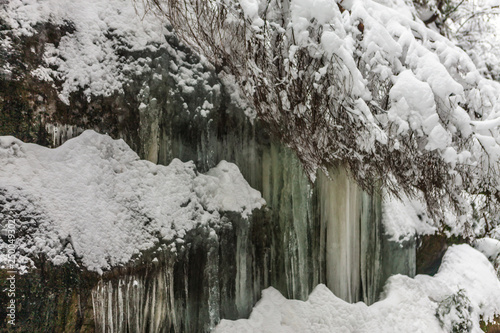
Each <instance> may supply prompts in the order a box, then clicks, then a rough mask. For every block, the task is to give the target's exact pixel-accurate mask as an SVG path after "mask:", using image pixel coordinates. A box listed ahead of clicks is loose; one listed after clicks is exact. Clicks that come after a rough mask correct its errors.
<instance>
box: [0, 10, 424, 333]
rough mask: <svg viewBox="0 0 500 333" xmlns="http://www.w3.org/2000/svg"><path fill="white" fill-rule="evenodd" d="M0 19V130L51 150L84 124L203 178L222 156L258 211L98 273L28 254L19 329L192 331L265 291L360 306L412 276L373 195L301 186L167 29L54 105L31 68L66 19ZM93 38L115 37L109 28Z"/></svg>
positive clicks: (347, 185) (61, 34) (68, 28)
mask: <svg viewBox="0 0 500 333" xmlns="http://www.w3.org/2000/svg"><path fill="white" fill-rule="evenodd" d="M0 20H2V21H1V24H2V35H1V36H2V38H3V43H2V44H1V46H0V52H3V53H4V54H7V55H8V56H7V57H5V58H4V57H2V58H1V59H2V60H0V61H4V62H8V63H9V65H8V66H7V65H5V63H4V64H2V66H3V68H7V67H8V68H10V69H9V71H7V70H4V71H3V72H2V76H1V77H0V85H1V88H4V87H5V89H0V107H1V109H2V110H1V113H0V117H4V119H2V121H0V135H15V136H17V137H19V138H20V139H23V140H24V141H32V142H38V143H41V144H44V145H50V146H57V145H59V144H61V143H62V142H64V141H66V140H67V139H68V138H70V137H73V136H76V135H77V134H79V133H81V132H82V131H83V130H84V129H89V128H90V129H94V130H96V131H98V132H101V133H108V134H110V135H111V136H112V137H114V138H122V139H124V140H125V141H126V142H127V144H128V145H129V146H130V147H131V148H132V149H133V150H134V151H135V152H137V154H138V155H139V156H140V157H141V158H143V159H148V160H150V161H152V162H154V163H159V164H163V165H168V164H169V163H170V162H171V161H172V159H174V158H178V159H180V160H181V161H189V160H192V161H193V162H194V164H195V165H196V168H197V170H198V171H199V172H207V171H208V170H209V169H210V168H213V167H215V166H216V165H217V164H218V163H219V161H221V160H226V161H229V162H232V163H235V164H236V165H237V166H238V168H239V169H240V171H241V174H242V175H243V176H244V178H245V179H246V180H247V181H248V183H249V184H250V186H251V187H253V188H254V189H257V190H259V191H260V192H261V193H262V196H263V198H264V199H265V200H266V203H267V205H266V207H265V208H264V209H262V210H258V211H254V213H253V214H252V216H251V217H250V218H248V219H245V218H244V217H242V216H241V214H237V213H231V212H221V218H220V221H221V223H217V225H210V226H200V227H198V228H194V229H192V230H190V231H188V232H187V233H186V235H185V237H184V238H183V243H175V248H176V252H175V253H170V252H168V253H167V252H165V253H163V254H161V255H156V254H152V253H149V252H148V251H143V252H141V253H143V254H142V260H140V261H138V262H134V263H132V262H131V263H130V264H128V265H124V266H121V267H118V266H117V267H111V268H110V269H108V270H105V271H104V273H103V274H102V275H98V274H97V273H94V272H90V271H87V270H85V269H83V270H82V268H81V267H79V266H76V265H74V264H72V263H67V264H64V265H63V266H54V265H52V264H51V263H49V262H47V261H46V258H45V257H44V256H40V257H38V258H33V260H34V263H35V266H36V267H37V268H36V269H32V270H31V271H30V272H29V273H27V274H26V275H22V276H19V281H20V283H19V285H18V291H19V294H18V300H19V304H20V308H19V309H20V310H19V312H18V314H19V316H18V318H19V321H18V324H19V326H18V327H22V330H26V331H29V330H32V328H33V327H38V326H36V325H37V324H36V323H37V320H39V318H44V319H43V320H44V322H45V324H44V325H46V326H44V327H46V328H47V330H48V331H56V332H68V331H80V332H86V331H97V332H171V331H173V332H204V331H209V330H210V329H211V328H213V327H214V325H216V324H217V323H218V321H219V320H220V319H221V318H226V319H236V318H242V317H247V316H248V315H249V313H250V311H251V309H252V307H253V305H254V304H255V302H256V301H257V300H258V299H259V298H260V294H261V291H262V290H263V289H264V288H267V287H269V286H273V287H274V288H276V289H277V290H279V291H280V292H281V293H282V294H283V295H284V296H285V297H287V298H296V299H302V300H304V299H306V297H307V296H308V295H309V294H310V293H311V291H312V290H313V289H314V287H316V286H317V285H318V284H319V283H325V284H326V285H327V286H328V288H330V289H331V290H332V291H333V292H334V293H335V295H337V296H339V297H341V298H343V299H344V300H347V301H349V302H356V301H360V300H361V301H365V302H367V303H373V302H374V301H376V300H377V298H378V296H379V293H380V291H381V288H382V286H383V284H384V282H385V280H386V279H387V277H388V276H390V275H391V274H395V273H402V274H407V275H410V276H413V275H414V274H415V243H414V241H412V240H410V241H407V242H406V243H403V246H400V244H398V243H394V242H391V241H389V239H388V237H387V236H385V231H384V225H383V221H382V205H381V198H380V197H378V196H370V195H368V194H366V193H363V192H362V191H361V190H360V189H359V188H358V187H357V186H356V184H354V183H353V182H352V181H351V180H350V178H349V175H348V174H347V173H346V172H345V171H344V170H343V169H342V167H341V166H340V167H339V169H338V170H331V172H330V176H329V177H327V176H325V175H322V174H320V175H318V179H317V181H316V183H315V184H311V183H310V182H309V181H308V180H307V177H306V175H305V174H304V172H303V170H302V168H301V165H300V163H299V161H298V159H297V158H296V157H295V155H294V153H293V152H292V151H290V150H289V149H288V148H286V147H283V146H282V145H281V144H280V143H279V140H277V139H275V138H271V137H269V135H268V134H267V131H266V127H265V125H264V124H261V123H260V122H259V121H258V120H255V119H252V117H251V116H249V112H248V110H245V109H246V107H245V106H244V104H242V103H240V101H239V99H238V98H237V97H236V95H237V93H235V91H234V88H233V86H232V85H231V84H230V83H227V82H228V80H227V79H226V80H225V81H224V82H226V83H223V81H221V79H219V78H218V77H217V75H216V74H215V73H214V72H213V69H211V68H210V66H209V65H207V64H205V63H204V62H203V61H200V59H199V57H197V56H196V55H194V54H193V53H191V52H190V51H189V50H186V49H185V48H184V47H183V46H182V45H180V43H179V42H178V41H177V40H176V39H175V36H174V35H173V34H171V33H170V32H168V31H166V30H165V35H164V36H165V42H163V43H162V42H155V43H156V44H155V43H152V44H151V45H154V46H155V47H153V48H148V47H144V48H142V49H140V50H139V49H137V48H133V47H128V46H127V45H126V43H121V44H120V43H118V44H117V45H118V46H117V47H116V50H117V51H116V54H117V55H118V56H117V63H118V64H120V66H122V67H120V70H123V72H122V74H123V77H124V80H123V81H122V85H121V87H120V89H117V90H112V91H110V92H109V94H107V95H94V94H93V93H88V91H87V90H86V89H87V88H88V87H85V86H77V88H75V89H74V90H71V89H69V88H68V89H69V90H68V89H66V92H67V94H66V96H65V98H62V100H61V98H60V97H61V94H62V92H64V89H65V88H64V87H66V85H65V84H66V83H67V80H68V77H69V76H68V75H67V76H66V77H64V76H61V77H59V78H58V77H54V78H53V79H52V80H42V79H40V76H36V75H34V74H33V73H32V71H34V70H36V69H37V68H40V66H42V67H43V68H51V67H50V66H49V65H47V58H46V54H47V53H46V52H47V50H50V49H51V48H53V47H56V48H57V45H61V43H62V42H61V40H62V39H63V38H66V39H63V42H65V43H66V42H67V39H68V38H73V37H74V36H75V35H76V34H77V32H78V29H81V28H79V25H78V24H77V23H75V22H70V21H64V22H58V21H57V20H56V22H55V23H54V22H52V23H51V22H45V23H43V22H42V23H40V22H38V23H37V24H35V25H32V26H31V28H32V31H31V35H30V36H26V35H22V34H21V35H20V34H18V33H16V30H15V29H13V28H12V24H11V23H9V24H8V22H6V20H3V19H2V18H1V16H0ZM105 36H106V38H108V39H110V40H119V41H120V40H123V39H122V37H121V36H120V35H119V34H118V32H116V33H114V34H113V33H110V34H106V35H105ZM104 44H105V43H104ZM104 44H103V45H104ZM106 45H107V44H106ZM113 45H114V44H113ZM33 50H34V51H33ZM44 55H45V56H44ZM57 64H59V67H60V66H62V65H61V62H56V63H55V64H53V65H52V66H53V67H54V68H56V69H57ZM126 64H134V66H135V65H136V64H140V66H139V67H140V68H141V70H137V71H135V70H131V69H130V68H129V67H127V66H125V65H126ZM4 65H5V66H4ZM9 66H10V67H9ZM44 66H45V67H44ZM127 68H128V69H127ZM134 68H135V67H134ZM0 185H1V184H0ZM2 204H4V205H5V203H2ZM2 227H3V226H2ZM212 231H213V232H212ZM4 241H5V239H4ZM155 258H156V259H155ZM4 280H5V279H2V281H4ZM2 297H5V295H4V294H2ZM47 299H51V300H55V301H56V302H57V304H58V305H57V306H55V305H54V302H46V301H45V300H47ZM2 302H3V300H2ZM2 311H4V309H0V316H1V317H2V318H5V313H3V312H2Z"/></svg>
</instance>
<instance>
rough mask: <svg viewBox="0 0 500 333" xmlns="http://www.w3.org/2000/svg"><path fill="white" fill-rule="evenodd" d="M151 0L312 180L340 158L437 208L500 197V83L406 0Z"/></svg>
mask: <svg viewBox="0 0 500 333" xmlns="http://www.w3.org/2000/svg"><path fill="white" fill-rule="evenodd" d="M150 2H151V5H154V6H156V8H159V9H160V10H161V11H162V12H163V13H164V14H165V15H166V16H167V18H168V19H169V21H170V23H171V24H172V25H173V26H174V28H175V29H176V30H177V32H178V33H179V35H180V36H181V38H182V39H183V40H184V41H185V42H186V43H187V44H189V45H190V46H191V47H193V48H194V49H195V50H197V51H198V52H200V53H201V54H203V55H204V56H205V57H207V58H208V60H209V61H210V62H211V63H212V64H214V66H215V67H216V68H217V69H219V70H223V71H225V72H228V73H229V74H232V75H234V77H235V78H236V80H237V83H238V84H239V86H240V88H241V89H242V91H244V92H245V93H246V95H247V96H248V98H249V99H250V100H251V101H252V102H253V104H254V106H255V108H256V111H257V114H258V116H259V118H260V119H261V120H263V121H265V122H266V123H267V124H268V125H269V127H270V129H271V131H272V132H273V133H274V134H275V135H276V136H277V137H279V138H280V139H281V140H282V142H284V143H285V144H286V145H288V146H289V147H291V148H293V149H294V150H295V151H296V153H297V155H298V157H299V159H300V160H301V162H302V164H303V166H304V168H305V170H306V171H307V173H308V174H309V176H310V178H311V180H314V178H315V175H316V172H317V170H318V169H321V170H324V171H325V172H326V171H327V170H328V168H330V167H335V166H337V165H339V164H342V165H345V166H347V167H348V168H349V169H350V171H351V173H352V175H353V177H354V178H355V179H356V180H357V182H358V183H359V184H360V185H362V186H363V187H364V188H365V189H366V190H369V191H373V190H375V186H379V184H381V185H382V186H383V187H384V188H386V189H388V190H389V191H391V192H392V193H394V194H396V195H398V194H400V193H405V194H408V195H410V196H412V195H414V194H415V193H417V192H422V193H424V196H425V198H426V202H427V204H428V207H429V209H430V211H431V213H433V215H434V216H435V217H438V218H439V217H440V216H441V213H442V212H441V210H442V207H447V206H450V205H451V206H453V207H454V208H455V209H456V210H457V211H458V212H459V213H464V212H465V211H466V210H467V207H466V204H465V200H463V198H462V196H461V193H462V192H463V191H464V190H465V191H468V192H469V193H476V192H483V193H484V192H485V191H486V192H488V193H490V194H491V195H490V196H491V197H492V198H494V201H495V202H498V200H499V199H500V197H499V194H498V190H499V185H498V182H499V176H498V171H499V156H500V146H499V139H498V138H499V130H498V127H499V124H500V107H499V103H498V99H499V97H500V85H499V84H498V83H496V82H494V81H491V80H487V79H485V78H484V77H482V76H481V75H480V73H479V71H478V70H477V69H476V67H475V65H474V63H473V62H472V60H471V59H470V58H469V57H468V56H467V54H466V53H465V52H464V51H462V50H461V49H460V48H458V47H457V46H455V44H453V43H452V42H451V41H450V40H448V39H447V38H445V37H443V36H442V35H440V34H438V33H436V32H435V31H432V30H430V29H428V28H426V26H425V24H424V23H423V22H422V21H419V20H418V19H414V17H415V15H412V14H411V9H410V8H408V7H406V10H401V8H403V7H401V6H405V5H404V4H401V2H397V1H393V2H389V1H387V3H389V4H391V3H397V4H398V6H399V7H398V10H396V9H394V8H391V7H387V6H385V5H383V4H380V3H377V2H374V1H371V0H349V1H348V0H343V1H335V0H317V1H310V0H239V1H238V0H203V1H197V0H168V1H166V2H163V1H162V0H150ZM394 6H396V5H394ZM403 9H404V8H403Z"/></svg>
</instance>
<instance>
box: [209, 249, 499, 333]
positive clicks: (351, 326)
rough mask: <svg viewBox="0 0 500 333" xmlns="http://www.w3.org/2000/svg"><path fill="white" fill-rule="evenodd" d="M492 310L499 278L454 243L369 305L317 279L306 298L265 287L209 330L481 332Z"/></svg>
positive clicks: (496, 308)
mask: <svg viewBox="0 0 500 333" xmlns="http://www.w3.org/2000/svg"><path fill="white" fill-rule="evenodd" d="M456 295H459V296H456ZM450 300H452V301H450ZM453 300H458V301H455V302H454V301H453ZM464 305H465V306H464ZM464 309H465V310H464ZM495 314H500V281H499V280H498V279H497V277H496V275H495V272H494V270H493V267H492V266H491V264H490V263H489V262H488V260H487V259H486V257H485V256H484V255H482V254H481V253H480V252H478V251H477V250H475V249H473V248H471V247H470V246H468V245H458V246H452V247H450V248H449V249H448V251H447V252H446V254H445V256H444V258H443V263H442V265H441V268H440V269H439V272H438V273H437V274H436V275H435V276H434V277H431V276H426V275H417V276H416V277H415V278H414V279H412V278H409V277H407V276H403V275H395V276H392V277H391V278H390V279H389V280H388V282H387V284H386V287H385V292H384V296H383V299H382V300H380V301H379V302H377V303H375V304H373V305H371V306H367V305H366V304H364V303H361V302H359V303H356V304H349V303H346V302H345V301H343V300H341V299H340V298H338V297H336V296H335V295H334V294H333V293H332V292H331V291H330V290H329V289H328V288H327V287H326V286H325V285H322V284H320V285H318V286H317V287H316V288H315V289H314V291H313V292H312V293H311V294H310V296H309V299H308V300H307V301H297V300H288V299H286V298H284V297H283V296H282V295H281V294H280V293H279V292H278V291H277V290H276V289H274V288H272V287H270V288H268V289H266V290H264V291H263V292H262V299H261V300H260V301H259V302H258V303H257V305H256V306H255V307H254V309H253V312H252V314H251V315H250V318H249V319H240V320H236V321H229V320H222V321H221V323H220V324H219V325H218V326H217V328H216V329H215V332H218V333H225V332H228V333H229V332H231V333H232V332H273V333H281V332H283V333H284V332H286V333H291V332H314V333H320V332H325V333H326V332H337V333H340V332H346V333H351V332H357V333H363V332H367V333H368V332H369V333H374V332H383V333H387V332H451V331H452V330H453V328H454V327H455V328H457V327H468V328H469V329H471V331H472V332H481V329H480V327H479V321H480V318H484V319H489V318H492V317H493V315H495ZM461 325H463V326H461Z"/></svg>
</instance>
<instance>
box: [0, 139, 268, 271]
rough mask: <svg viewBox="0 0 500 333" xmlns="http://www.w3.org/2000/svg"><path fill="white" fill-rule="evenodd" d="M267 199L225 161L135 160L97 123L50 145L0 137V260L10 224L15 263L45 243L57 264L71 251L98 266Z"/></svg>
mask: <svg viewBox="0 0 500 333" xmlns="http://www.w3.org/2000/svg"><path fill="white" fill-rule="evenodd" d="M264 204H265V201H264V200H263V199H262V198H261V196H260V193H259V192H258V191H256V190H254V189H252V188H251V187H250V186H249V185H248V183H247V182H246V181H245V179H244V178H243V176H242V175H241V173H240V172H239V170H238V168H237V167H236V166H235V165H234V164H231V163H228V162H225V161H223V162H221V163H220V164H219V165H218V166H217V167H216V168H213V169H212V170H210V171H209V172H208V174H207V175H202V174H198V173H197V172H196V170H195V167H194V164H193V163H192V162H187V163H183V162H181V161H180V160H177V159H175V160H173V161H172V162H171V164H170V165H168V166H161V165H155V164H153V163H151V162H148V161H144V160H140V159H139V157H138V156H137V154H136V153H135V152H133V151H132V150H131V149H130V147H128V146H127V144H126V143H125V142H124V141H123V140H113V139H111V138H110V137H109V136H107V135H101V134H97V133H96V132H94V131H85V132H84V133H82V134H81V135H80V136H78V137H76V138H74V139H71V140H69V141H67V142H66V143H64V144H63V145H62V146H60V147H58V148H56V149H49V148H45V147H41V146H38V145H35V144H28V143H23V142H21V141H19V140H17V139H15V138H13V137H0V221H1V230H0V231H1V234H2V238H3V240H0V264H5V263H6V262H7V257H6V253H7V246H8V244H7V243H8V242H7V241H6V240H7V236H8V235H7V233H8V228H9V225H11V228H12V225H15V228H16V239H15V244H16V248H17V250H16V254H17V256H18V258H17V263H18V266H19V267H18V268H19V269H22V268H23V266H25V264H27V263H28V262H29V259H27V258H29V257H30V256H32V255H37V254H39V253H43V254H45V255H46V256H48V258H49V259H50V260H51V261H52V262H53V263H54V264H61V263H64V262H66V261H68V260H77V261H80V262H81V263H82V264H83V265H84V266H85V267H86V268H87V269H89V270H94V271H98V272H102V270H103V269H108V268H110V267H113V266H116V265H121V264H125V263H127V262H128V261H129V260H131V258H132V257H133V256H134V255H139V254H140V251H143V250H147V249H150V248H152V247H154V246H155V245H158V244H159V243H165V242H168V241H170V240H173V239H175V238H177V237H183V236H184V235H185V233H186V231H187V230H190V229H193V228H195V227H197V226H199V225H208V224H209V223H217V222H218V221H219V219H220V214H219V212H220V211H234V212H237V213H240V214H242V215H243V216H244V217H248V215H249V214H250V213H251V211H252V210H253V209H257V208H260V207H262V205H264ZM24 269H26V267H24Z"/></svg>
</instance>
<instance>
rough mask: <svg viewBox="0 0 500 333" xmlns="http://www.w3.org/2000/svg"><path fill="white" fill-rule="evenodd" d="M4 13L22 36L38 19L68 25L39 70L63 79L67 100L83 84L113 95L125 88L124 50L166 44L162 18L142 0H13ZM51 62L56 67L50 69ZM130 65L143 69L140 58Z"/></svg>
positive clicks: (0, 11)
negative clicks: (139, 0)
mask: <svg viewBox="0 0 500 333" xmlns="http://www.w3.org/2000/svg"><path fill="white" fill-rule="evenodd" d="M0 15H2V17H4V18H5V19H6V23H7V25H8V26H10V27H11V29H12V31H13V32H14V33H15V34H16V35H18V36H22V35H27V36H30V35H33V34H34V33H35V32H36V30H35V28H34V26H35V25H36V24H37V23H46V22H49V23H51V24H53V25H57V26H61V27H66V28H67V29H68V30H69V32H68V33H67V34H65V35H63V36H62V38H61V40H60V42H59V43H58V45H57V46H55V45H54V44H49V43H47V44H46V47H45V53H44V59H45V62H46V64H45V65H44V66H43V67H40V68H37V69H36V70H35V71H34V74H35V75H37V76H39V77H40V76H41V78H43V79H45V80H51V79H53V78H57V79H60V80H63V88H62V91H61V94H60V96H61V99H62V100H63V101H66V102H68V100H67V99H68V96H69V94H70V93H71V92H73V91H76V90H78V89H80V88H83V89H85V93H86V94H87V95H90V94H94V95H105V96H109V95H111V94H112V93H113V92H115V91H120V90H121V87H122V84H123V83H124V82H125V76H124V73H123V72H122V70H123V68H122V67H123V65H124V64H122V65H121V66H120V65H118V63H119V62H120V61H121V62H126V60H125V59H120V50H123V49H126V50H129V51H140V50H144V49H150V50H156V49H158V48H159V46H160V45H161V44H165V34H166V33H167V30H166V29H165V28H164V24H162V20H161V18H159V17H158V16H155V15H153V14H152V13H151V12H147V11H146V9H145V8H144V7H143V5H142V2H136V5H134V2H133V1H131V0H109V1H102V0H89V1H85V2H80V1H70V0H48V1H40V0H23V1H21V0H10V1H8V3H7V4H5V5H4V6H2V7H1V8H0ZM109 36H114V38H109ZM51 66H55V68H57V69H56V70H51V69H50V68H51ZM126 67H128V68H130V67H132V68H134V69H135V70H137V71H139V72H141V71H143V70H144V66H140V64H139V62H134V63H129V64H128V66H126ZM49 73H50V75H48V74H49Z"/></svg>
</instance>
